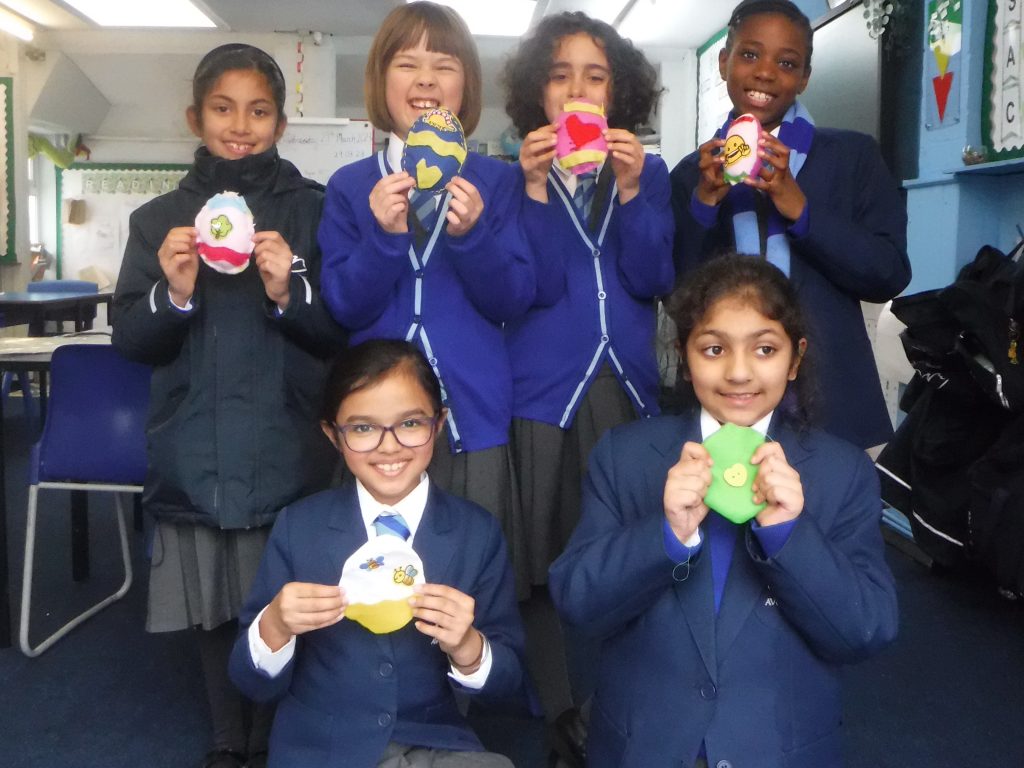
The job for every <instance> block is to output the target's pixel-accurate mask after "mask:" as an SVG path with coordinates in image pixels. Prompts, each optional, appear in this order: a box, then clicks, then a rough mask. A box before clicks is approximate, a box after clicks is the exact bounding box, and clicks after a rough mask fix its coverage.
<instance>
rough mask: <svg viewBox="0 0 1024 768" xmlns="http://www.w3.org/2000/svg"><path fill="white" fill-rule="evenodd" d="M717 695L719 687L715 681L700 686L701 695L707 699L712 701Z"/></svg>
mask: <svg viewBox="0 0 1024 768" xmlns="http://www.w3.org/2000/svg"><path fill="white" fill-rule="evenodd" d="M716 696H718V689H717V688H716V687H715V685H714V683H708V684H707V685H702V686H701V687H700V697H701V698H702V699H704V700H705V701H711V700H712V699H713V698H715V697H716Z"/></svg>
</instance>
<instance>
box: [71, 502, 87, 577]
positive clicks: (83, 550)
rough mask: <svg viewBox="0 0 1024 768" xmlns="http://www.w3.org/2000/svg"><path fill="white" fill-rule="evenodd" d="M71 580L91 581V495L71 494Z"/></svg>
mask: <svg viewBox="0 0 1024 768" xmlns="http://www.w3.org/2000/svg"><path fill="white" fill-rule="evenodd" d="M71 578H73V579H74V580H75V581H87V580H88V579H89V495H88V493H87V492H86V491H72V492H71Z"/></svg>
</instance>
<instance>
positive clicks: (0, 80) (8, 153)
mask: <svg viewBox="0 0 1024 768" xmlns="http://www.w3.org/2000/svg"><path fill="white" fill-rule="evenodd" d="M0 85H3V86H4V125H5V127H6V129H7V130H6V137H7V141H6V142H5V146H4V168H5V172H6V174H7V177H6V179H5V190H4V193H5V194H6V195H7V231H6V232H4V242H5V250H4V253H3V255H0V263H2V264H17V263H18V254H17V251H16V249H15V233H16V231H17V222H18V217H17V205H16V204H15V199H14V146H13V145H14V98H13V97H12V93H11V92H12V89H13V88H14V78H13V77H0Z"/></svg>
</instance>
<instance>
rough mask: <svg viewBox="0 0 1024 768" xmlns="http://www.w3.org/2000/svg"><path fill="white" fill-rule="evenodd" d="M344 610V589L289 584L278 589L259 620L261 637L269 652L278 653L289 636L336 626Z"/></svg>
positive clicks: (318, 585)
mask: <svg viewBox="0 0 1024 768" xmlns="http://www.w3.org/2000/svg"><path fill="white" fill-rule="evenodd" d="M347 607H348V599H347V598H346V597H345V590H343V589H342V588H341V587H339V586H338V585H336V584H308V583H306V582H301V581H291V582H289V583H287V584H285V585H284V586H283V587H281V591H280V592H278V593H277V596H276V597H274V599H273V600H272V601H271V603H270V605H269V606H267V610H265V611H264V612H263V616H261V617H260V637H261V638H262V639H263V642H264V643H266V644H267V646H268V647H269V648H270V650H272V651H277V650H279V649H280V648H282V647H283V646H284V645H285V643H287V642H288V641H289V640H290V639H291V637H292V635H301V634H303V633H305V632H311V631H313V630H314V629H323V628H324V627H329V626H331V625H332V624H337V623H338V622H339V621H341V620H342V618H344V616H345V609H346V608H347Z"/></svg>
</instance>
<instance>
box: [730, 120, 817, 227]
mask: <svg viewBox="0 0 1024 768" xmlns="http://www.w3.org/2000/svg"><path fill="white" fill-rule="evenodd" d="M757 154H758V156H759V157H760V158H761V160H762V161H763V162H764V163H765V164H766V165H762V166H761V173H760V174H758V177H757V178H754V177H751V176H748V177H747V178H746V179H744V180H743V182H744V183H745V184H749V185H750V186H752V187H755V188H756V189H760V190H761V191H763V192H765V193H766V194H767V195H768V196H769V197H770V198H771V200H772V205H774V206H775V210H777V211H778V212H779V213H780V214H782V216H783V217H784V218H786V219H788V220H789V221H796V220H797V219H799V218H800V216H801V214H803V212H804V206H805V205H807V198H806V197H805V196H804V193H803V190H802V189H800V185H799V184H797V181H796V179H795V178H793V174H791V173H790V172H789V147H787V146H786V145H785V144H783V143H782V142H781V141H779V140H778V139H777V138H775V137H774V136H772V135H771V134H770V133H766V134H764V136H762V137H761V142H760V146H759V148H758V150H757Z"/></svg>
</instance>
